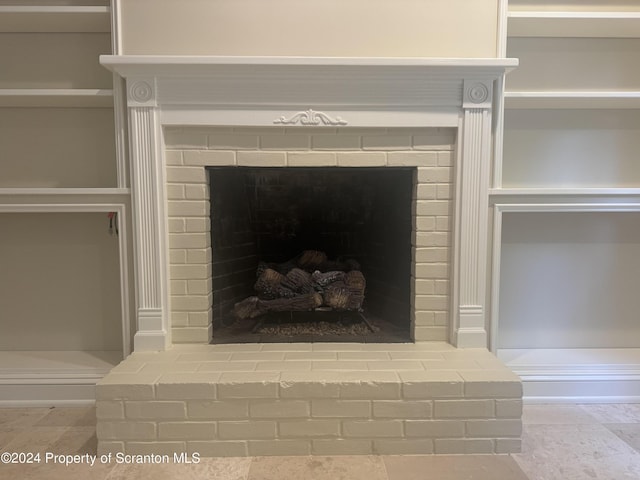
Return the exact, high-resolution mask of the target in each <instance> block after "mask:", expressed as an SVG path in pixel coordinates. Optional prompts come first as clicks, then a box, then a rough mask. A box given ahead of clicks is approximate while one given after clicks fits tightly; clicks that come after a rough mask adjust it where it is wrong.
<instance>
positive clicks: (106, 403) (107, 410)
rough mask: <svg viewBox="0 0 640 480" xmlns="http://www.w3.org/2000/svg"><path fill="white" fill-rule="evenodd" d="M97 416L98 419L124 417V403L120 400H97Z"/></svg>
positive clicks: (120, 418)
mask: <svg viewBox="0 0 640 480" xmlns="http://www.w3.org/2000/svg"><path fill="white" fill-rule="evenodd" d="M96 418H97V419H98V420H122V419H124V404H123V403H122V402H121V401H118V400H98V401H96Z"/></svg>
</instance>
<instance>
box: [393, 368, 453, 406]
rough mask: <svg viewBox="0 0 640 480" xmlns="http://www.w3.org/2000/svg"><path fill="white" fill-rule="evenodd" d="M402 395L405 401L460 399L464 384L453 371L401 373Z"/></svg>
mask: <svg viewBox="0 0 640 480" xmlns="http://www.w3.org/2000/svg"><path fill="white" fill-rule="evenodd" d="M399 375H400V378H401V379H402V381H403V384H402V395H403V397H404V398H407V399H425V400H428V399H432V398H448V397H462V395H463V389H464V383H463V382H462V378H461V377H460V376H459V375H458V374H457V373H456V372H454V371H425V372H401V373H400V374H399Z"/></svg>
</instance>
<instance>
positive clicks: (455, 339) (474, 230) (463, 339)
mask: <svg viewBox="0 0 640 480" xmlns="http://www.w3.org/2000/svg"><path fill="white" fill-rule="evenodd" d="M492 88H493V87H492V82H486V83H485V82H480V83H479V82H477V81H475V82H466V81H465V84H464V103H463V117H462V119H461V120H462V121H461V125H460V129H459V132H458V139H459V140H458V181H457V188H458V189H459V195H458V197H457V198H458V199H459V202H458V204H457V205H456V210H457V212H456V218H457V225H456V232H457V235H456V237H455V239H456V240H455V242H456V245H454V248H455V249H456V250H457V251H458V253H459V256H458V255H454V258H457V259H458V260H457V265H454V276H456V277H457V282H456V283H457V285H458V288H457V289H454V291H456V290H457V292H458V293H457V295H454V302H455V303H454V309H453V312H454V315H453V322H452V325H451V327H452V331H451V342H452V343H453V344H454V345H456V346H457V347H461V348H474V347H482V348H486V347H487V324H486V319H487V306H486V292H487V285H486V284H487V266H488V250H487V221H488V208H489V197H488V194H489V174H490V172H489V170H490V165H491V139H492V135H491V92H492Z"/></svg>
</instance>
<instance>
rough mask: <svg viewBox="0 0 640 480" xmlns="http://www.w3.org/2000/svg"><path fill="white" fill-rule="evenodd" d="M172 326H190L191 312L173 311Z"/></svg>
mask: <svg viewBox="0 0 640 480" xmlns="http://www.w3.org/2000/svg"><path fill="white" fill-rule="evenodd" d="M172 294H173V293H172ZM171 326H172V327H188V326H189V314H188V313H187V312H176V311H172V312H171Z"/></svg>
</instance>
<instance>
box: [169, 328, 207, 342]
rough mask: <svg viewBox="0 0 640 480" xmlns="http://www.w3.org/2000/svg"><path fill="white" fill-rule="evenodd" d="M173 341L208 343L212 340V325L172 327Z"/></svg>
mask: <svg viewBox="0 0 640 480" xmlns="http://www.w3.org/2000/svg"><path fill="white" fill-rule="evenodd" d="M171 335H172V339H173V343H208V342H209V341H210V340H211V329H210V327H206V328H205V327H186V328H185V327H180V328H172V329H171Z"/></svg>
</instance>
